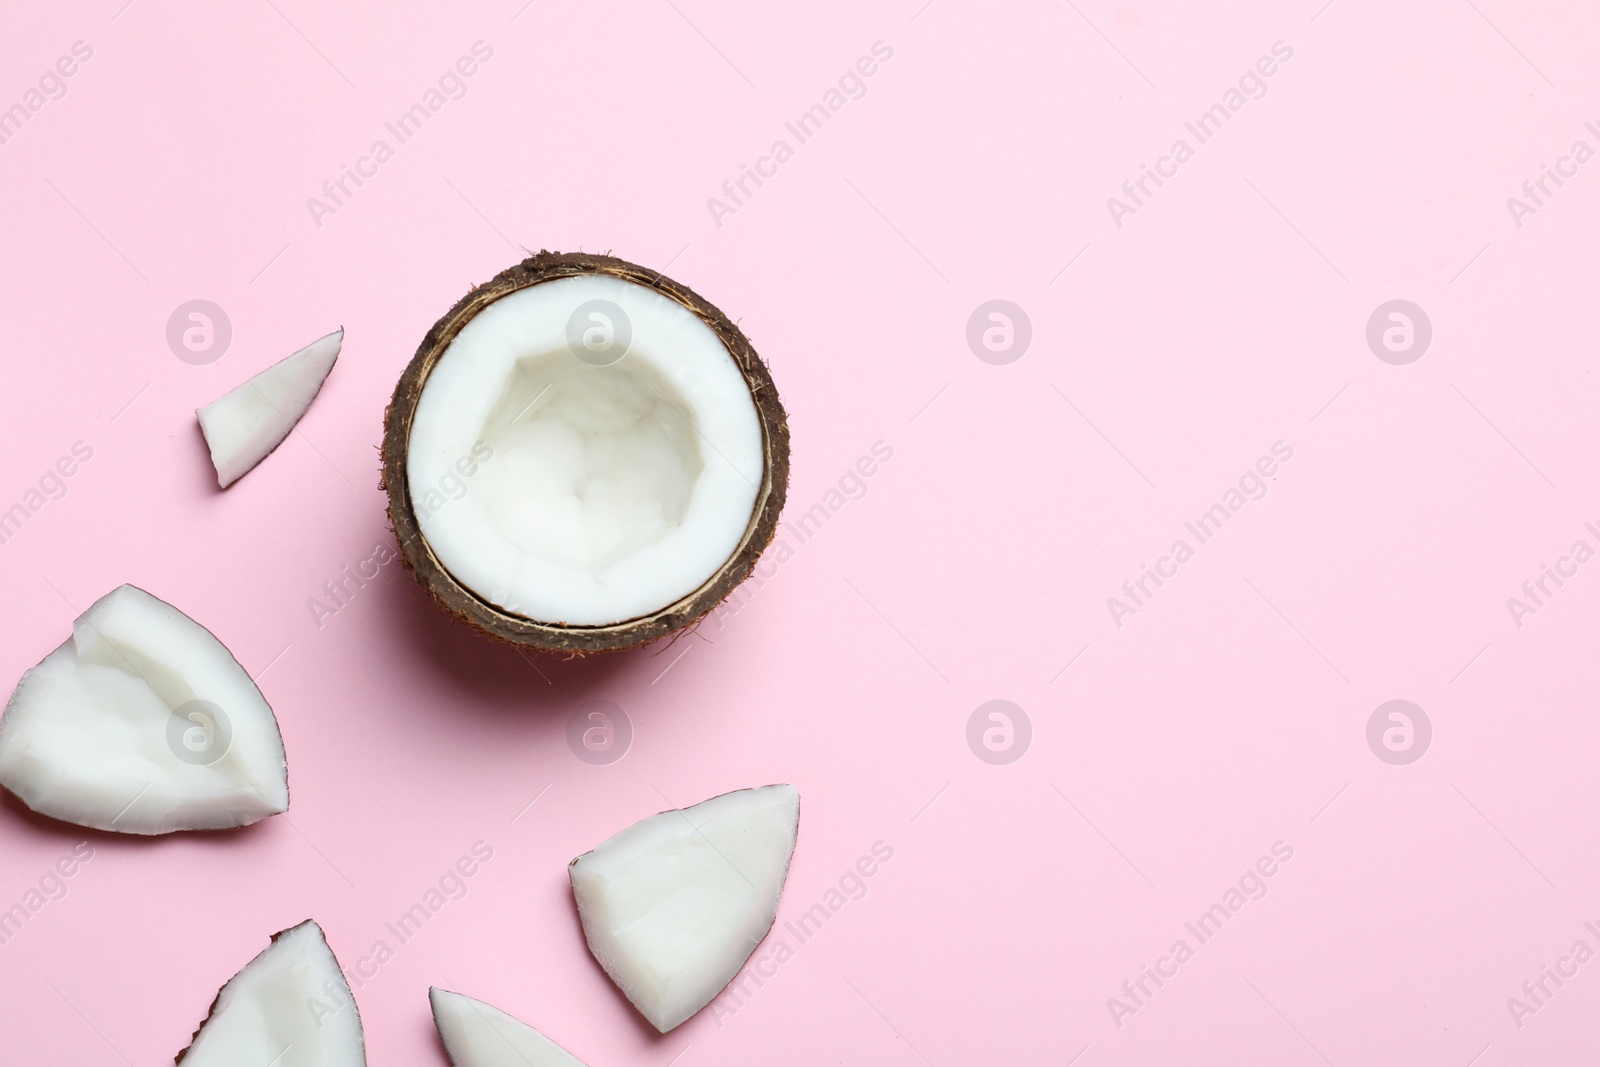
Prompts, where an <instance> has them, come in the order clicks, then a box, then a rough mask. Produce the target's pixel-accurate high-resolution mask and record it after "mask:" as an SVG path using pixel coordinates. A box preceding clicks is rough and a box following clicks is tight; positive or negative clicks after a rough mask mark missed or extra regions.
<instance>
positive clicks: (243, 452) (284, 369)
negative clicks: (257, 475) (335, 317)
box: [195, 327, 344, 489]
mask: <svg viewBox="0 0 1600 1067" xmlns="http://www.w3.org/2000/svg"><path fill="white" fill-rule="evenodd" d="M343 345H344V328H343V327H340V328H339V329H337V330H335V331H334V332H333V333H330V334H328V335H327V336H326V337H321V338H318V339H317V340H315V341H313V342H311V343H310V344H309V345H307V346H306V347H304V348H302V349H301V350H300V351H298V352H296V353H295V354H294V355H292V356H289V357H287V358H286V359H282V360H279V361H278V362H277V363H274V364H273V365H272V366H270V367H268V368H267V369H266V370H264V371H262V372H261V373H260V374H258V375H256V376H255V377H254V378H251V379H250V380H249V381H247V382H245V383H244V384H243V385H241V386H239V387H238V388H237V389H234V390H233V391H232V392H229V393H227V394H226V395H224V396H222V397H220V398H218V399H216V400H213V401H212V402H211V403H209V404H207V405H206V406H205V407H203V408H200V409H199V410H197V411H196V412H195V415H196V416H198V417H199V419H200V432H201V433H203V434H205V438H206V447H207V448H209V449H210V450H211V465H212V466H213V467H215V468H216V470H217V484H218V485H220V486H221V487H222V488H224V489H226V488H228V486H230V485H232V484H233V483H234V482H236V481H238V480H239V479H240V478H243V477H244V476H245V475H246V474H248V473H250V471H251V470H252V469H254V467H255V465H256V464H257V463H260V462H261V461H262V460H264V459H266V458H267V457H268V456H269V455H271V454H272V451H273V449H275V448H277V447H278V446H279V445H281V444H283V441H284V438H286V437H288V436H289V431H290V430H293V429H294V427H295V423H297V422H299V421H300V418H301V416H303V415H304V414H305V413H306V411H307V409H309V408H310V407H311V402H312V401H313V400H315V399H316V398H317V394H318V393H319V392H321V391H322V383H323V382H325V381H327V379H328V374H329V372H331V371H332V370H333V365H334V363H336V362H337V361H338V359H339V349H340V348H341V347H342V346H343Z"/></svg>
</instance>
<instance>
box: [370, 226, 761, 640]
mask: <svg viewBox="0 0 1600 1067" xmlns="http://www.w3.org/2000/svg"><path fill="white" fill-rule="evenodd" d="M383 456H384V484H385V487H386V488H387V490H388V493H389V515H390V519H391V521H392V523H393V525H394V529H395V532H396V534H397V536H398V539H399V542H400V548H401V552H402V554H403V556H404V558H405V560H406V565H407V567H408V568H409V569H410V570H411V571H412V572H413V573H414V574H415V575H416V577H417V579H418V581H419V582H420V583H421V584H422V586H423V588H424V589H426V590H427V591H428V593H429V594H430V595H431V596H432V597H433V598H434V599H435V600H436V601H437V602H438V603H439V604H440V605H441V606H442V607H444V608H445V609H446V610H447V611H449V612H450V613H452V614H454V615H456V616H457V617H458V618H461V619H463V620H464V621H466V622H467V623H469V624H470V625H472V626H474V627H475V628H477V629H479V630H480V631H483V632H485V633H487V634H490V635H492V636H494V637H498V638H501V639H503V640H506V641H511V642H514V643H517V644H521V645H527V646H532V647H537V648H545V649H551V650H558V651H563V652H568V653H577V654H582V653H585V652H595V651H601V650H605V649H615V648H626V647H630V646H633V645H637V644H640V643H643V642H645V641H651V640H654V639H656V638H659V637H661V636H664V635H666V634H669V633H672V632H673V631H675V630H679V629H681V628H683V627H685V626H688V625H689V624H691V623H692V622H694V621H695V620H696V619H698V618H700V617H701V616H703V615H704V614H705V613H706V612H708V611H710V610H711V609H712V608H713V607H715V606H716V605H717V604H718V603H719V602H720V601H721V600H722V599H723V598H724V597H725V596H727V595H728V593H729V592H730V591H732V589H733V587H734V586H735V585H737V584H738V583H739V582H740V581H743V580H744V578H745V577H746V576H747V575H748V574H749V573H750V570H751V569H752V568H753V567H754V566H755V562H756V560H757V558H758V557H759V556H760V554H761V551H762V549H764V548H765V547H766V545H767V543H768V542H769V541H770V540H771V539H772V535H773V532H774V530H775V529H776V526H777V521H778V513H779V511H780V510H781V509H782V506H783V501H784V497H785V494H786V492H787V485H788V474H789V431H788V424H787V421H786V419H785V416H784V412H783V407H782V405H781V404H780V403H779V401H778V397H777V393H776V391H775V389H774V387H773V384H772V378H771V376H770V375H769V374H768V373H767V369H766V367H765V366H764V365H763V364H762V362H761V360H760V359H759V358H758V357H757V356H756V354H755V351H754V350H753V349H752V348H751V347H750V342H749V341H748V340H747V339H746V338H745V336H744V334H742V333H741V332H740V331H739V329H738V327H736V326H734V325H733V323H732V322H730V321H729V320H728V318H727V317H726V316H725V315H723V314H722V313H721V312H720V311H718V310H717V309H716V308H715V307H713V306H712V305H711V304H709V303H708V302H707V301H705V300H704V299H703V298H702V297H700V296H698V295H697V294H695V293H694V292H692V291H691V290H689V289H688V288H686V287H684V286H682V285H679V284H678V283H676V282H674V281H672V280H671V279H668V278H664V277H662V276H661V275H660V274H658V273H656V272H654V271H649V270H646V269H644V268H643V267H639V266H636V265H634V264H632V263H627V262H624V261H623V260H619V259H613V258H611V257H609V256H590V255H581V254H574V255H561V254H555V253H550V252H541V253H539V254H538V255H536V256H532V257H530V258H528V259H526V260H524V261H523V262H522V263H521V264H519V265H517V266H515V267H512V268H511V269H510V270H507V271H505V272H503V273H502V274H500V275H499V276H497V277H496V278H495V279H494V280H493V281H490V282H488V283H487V284H485V285H483V286H480V287H479V288H477V289H474V290H473V291H472V292H470V293H468V294H467V295H466V296H465V297H464V298H462V300H461V301H459V302H458V303H457V304H456V306H455V307H454V308H452V309H451V310H450V312H449V313H448V314H446V315H445V316H444V318H442V319H440V320H439V321H438V322H437V323H436V324H435V325H434V327H433V329H432V330H431V331H429V333H428V335H427V337H426V338H424V340H423V342H422V346H421V348H420V349H418V352H417V355H416V357H415V358H414V359H413V360H412V362H411V365H410V366H409V367H407V369H406V371H405V373H404V375H403V376H402V377H401V379H400V382H399V384H398V385H397V386H396V389H395V394H394V399H393V402H392V403H391V405H390V408H389V412H388V417H387V425H386V428H385V434H384V446H383Z"/></svg>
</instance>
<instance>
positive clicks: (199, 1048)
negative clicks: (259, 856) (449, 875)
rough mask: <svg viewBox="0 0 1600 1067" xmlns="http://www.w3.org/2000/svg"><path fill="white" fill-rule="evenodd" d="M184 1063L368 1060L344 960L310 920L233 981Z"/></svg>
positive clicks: (355, 1066)
mask: <svg viewBox="0 0 1600 1067" xmlns="http://www.w3.org/2000/svg"><path fill="white" fill-rule="evenodd" d="M177 1062H178V1063H181V1064H183V1065H184V1067H366V1062H367V1048H366V1039H365V1037H364V1036H363V1035H362V1030H361V1013H360V1012H359V1011H358V1010H357V1009H356V1001H355V997H354V996H352V995H351V993H350V986H349V984H348V983H347V982H345V980H344V974H343V973H342V972H341V971H340V970H339V961H338V959H336V958H335V957H334V955H333V950H332V949H330V948H329V947H328V942H327V939H326V938H324V937H323V936H322V927H320V926H318V925H317V924H316V923H314V922H312V921H311V920H309V919H307V920H306V921H305V922H303V923H301V924H300V925H299V926H293V927H290V928H289V929H287V930H284V931H283V932H282V933H277V934H273V935H272V944H270V945H268V946H267V948H266V950H265V951H263V952H262V953H261V955H259V956H257V957H256V958H255V959H253V960H251V961H250V962H249V963H247V964H245V966H244V970H242V971H240V972H239V973H238V974H236V975H234V976H233V977H232V978H231V979H229V980H228V983H227V985H224V986H223V987H222V989H221V991H220V992H218V993H217V999H216V1000H215V1001H214V1002H213V1003H212V1005H211V1014H210V1015H209V1016H207V1017H206V1021H205V1022H203V1023H201V1024H200V1029H199V1030H197V1031H195V1035H194V1041H193V1043H192V1044H190V1046H189V1047H188V1048H186V1049H184V1050H183V1051H182V1052H180V1053H178V1057H177Z"/></svg>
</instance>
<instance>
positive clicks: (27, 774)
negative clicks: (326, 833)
mask: <svg viewBox="0 0 1600 1067" xmlns="http://www.w3.org/2000/svg"><path fill="white" fill-rule="evenodd" d="M288 774H289V772H288V766H287V764H286V762H285V759H284V752H283V736H282V735H281V734H280V733H279V732H278V720H277V719H276V718H275V717H274V716H273V714H272V708H271V707H269V706H268V704H267V701H266V698H265V697H263V696H262V695H261V690H260V689H258V688H256V684H255V682H253V681H251V680H250V675H249V674H247V673H246V672H245V669H244V668H243V667H241V666H240V665H239V663H238V661H237V660H235V659H234V658H233V654H232V653H230V652H229V651H228V649H227V648H226V647H225V646H224V645H223V644H222V642H221V641H219V640H217V638H216V637H215V636H213V635H212V633H211V631H209V630H207V629H206V628H205V627H204V626H201V625H200V624H199V623H197V622H195V621H194V620H193V619H191V618H189V616H187V615H185V614H184V613H183V612H181V611H179V610H178V609H177V608H175V607H173V606H172V605H171V604H167V603H165V602H163V601H161V600H158V599H156V598H155V597H153V596H151V595H150V594H149V593H147V592H145V591H144V590H143V589H140V588H138V587H136V586H132V585H124V586H120V587H119V588H117V589H114V590H112V591H111V592H110V593H107V594H106V595H105V596H103V597H101V598H100V599H99V600H97V601H96V602H95V603H94V605H93V606H92V607H90V608H89V610H88V611H86V612H84V613H83V614H82V615H80V616H79V617H78V619H77V620H76V621H75V622H74V623H73V624H72V636H71V637H70V638H68V639H67V640H66V641H65V642H64V643H63V644H62V645H61V647H59V648H57V649H56V650H55V651H54V652H52V653H50V655H48V656H46V657H45V658H44V660H43V661H42V662H41V663H39V665H38V666H36V667H33V668H32V669H30V670H29V671H28V672H27V673H26V674H24V675H23V676H22V680H21V681H20V682H18V683H17V688H16V691H15V692H14V693H12V695H11V700H10V702H9V703H8V704H7V705H6V709H5V714H4V716H3V717H0V785H3V786H4V787H5V788H7V789H9V790H10V791H11V792H13V793H15V794H16V795H17V796H18V797H19V798H20V799H21V800H22V802H23V803H24V804H26V805H27V806H28V807H30V808H32V809H33V810H34V811H36V812H39V813H40V814H41V815H48V816H50V817H51V818H55V819H61V820H63V821H65V822H70V823H76V824H78V825H79V826H88V827H92V828H94V829H96V830H111V831H116V832H118V833H126V834H165V833H171V832H172V831H174V830H222V829H229V828H232V827H236V826H246V825H248V824H250V823H253V822H256V821H257V820H260V819H264V818H266V817H267V816H269V815H276V814H279V813H280V812H284V811H287V810H288V808H289V777H288Z"/></svg>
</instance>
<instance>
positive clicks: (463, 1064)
mask: <svg viewBox="0 0 1600 1067" xmlns="http://www.w3.org/2000/svg"><path fill="white" fill-rule="evenodd" d="M428 1003H429V1004H430V1005H432V1007H433V1024H434V1026H436V1027H438V1029H439V1039H440V1040H441V1041H443V1042H444V1051H445V1054H446V1055H447V1056H449V1057H450V1064H451V1067H584V1065H583V1061H582V1060H580V1059H578V1058H577V1057H576V1056H574V1055H573V1054H572V1053H570V1052H568V1051H567V1050H566V1049H564V1048H562V1047H561V1046H560V1045H558V1044H556V1043H555V1042H554V1041H551V1040H550V1039H549V1038H548V1037H545V1036H544V1035H543V1034H541V1033H540V1032H539V1031H537V1030H535V1029H534V1028H533V1027H531V1026H529V1025H528V1024H527V1023H525V1022H522V1021H521V1020H519V1019H514V1018H512V1017H511V1016H509V1015H507V1014H506V1013H505V1012H503V1011H501V1010H500V1009H499V1008H496V1007H494V1006H493V1005H489V1004H485V1003H484V1002H483V1001H481V1000H474V999H472V998H471V997H468V996H462V995H461V994H460V993H452V992H450V991H448V990H445V989H440V988H438V987H437V986H435V987H433V988H432V989H429V990H428Z"/></svg>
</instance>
